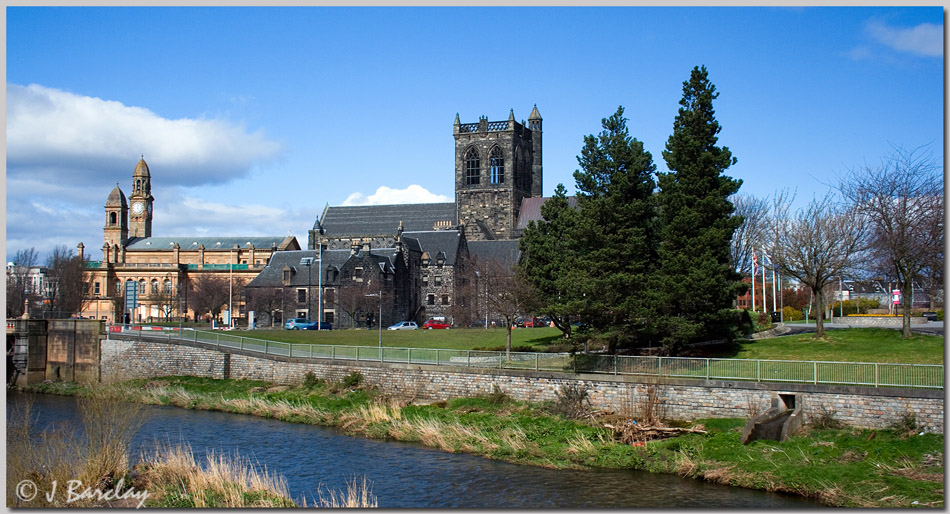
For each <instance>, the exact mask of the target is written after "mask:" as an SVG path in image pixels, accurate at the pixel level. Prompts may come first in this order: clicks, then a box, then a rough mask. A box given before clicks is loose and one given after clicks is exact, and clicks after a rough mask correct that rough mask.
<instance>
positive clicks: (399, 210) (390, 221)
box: [314, 203, 458, 237]
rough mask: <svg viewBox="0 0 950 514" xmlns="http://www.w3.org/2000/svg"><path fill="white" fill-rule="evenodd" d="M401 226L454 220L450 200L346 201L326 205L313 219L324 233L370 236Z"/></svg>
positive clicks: (426, 227)
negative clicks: (360, 202) (389, 203)
mask: <svg viewBox="0 0 950 514" xmlns="http://www.w3.org/2000/svg"><path fill="white" fill-rule="evenodd" d="M400 221H401V222H402V225H403V230H409V231H422V230H432V229H433V228H434V227H435V224H436V223H439V222H441V223H445V222H448V223H449V224H450V225H451V226H455V225H457V224H458V219H457V218H456V212H455V204H454V203H418V204H400V205H346V206H336V207H327V209H326V210H325V211H324V213H323V216H322V217H321V218H320V219H319V220H317V222H316V223H314V228H315V229H319V228H320V227H321V226H322V227H323V230H324V235H326V236H328V237H346V236H374V235H383V234H395V233H396V229H397V228H398V227H399V222H400Z"/></svg>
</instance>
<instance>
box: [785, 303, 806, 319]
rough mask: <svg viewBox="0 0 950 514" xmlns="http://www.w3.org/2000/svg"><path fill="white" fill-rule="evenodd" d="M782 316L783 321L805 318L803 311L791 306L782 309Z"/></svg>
mask: <svg viewBox="0 0 950 514" xmlns="http://www.w3.org/2000/svg"><path fill="white" fill-rule="evenodd" d="M782 317H783V318H784V319H785V321H800V320H803V319H805V313H803V312H802V311H800V310H798V309H796V308H795V307H792V306H787V307H785V308H784V309H782Z"/></svg>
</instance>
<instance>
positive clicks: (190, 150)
mask: <svg viewBox="0 0 950 514" xmlns="http://www.w3.org/2000/svg"><path fill="white" fill-rule="evenodd" d="M280 151H281V145H280V144H279V143H277V142H275V141H271V140H269V139H267V137H266V136H265V134H264V133H263V132H262V131H255V132H248V131H247V129H246V128H245V127H244V126H242V125H241V124H236V123H232V122H229V121H225V120H220V119H204V118H195V119H190V118H183V119H177V120H170V119H166V118H162V117H160V116H158V115H157V114H155V113H154V112H152V111H150V110H148V109H145V108H142V107H132V106H126V105H123V104H122V103H120V102H116V101H110V100H103V99H100V98H94V97H89V96H82V95H77V94H74V93H70V92H67V91H61V90H58V89H53V88H48V87H44V86H40V85H36V84H32V85H29V86H21V85H18V84H7V174H8V176H11V177H20V176H32V177H36V178H48V179H55V180H57V181H64V182H65V183H69V182H75V183H79V182H84V183H88V182H90V181H111V180H115V179H116V178H122V179H124V178H126V177H127V176H129V174H130V173H131V171H132V170H133V169H134V168H135V163H136V162H138V159H139V157H140V155H141V154H144V155H145V160H146V162H148V163H149V167H151V168H156V169H161V170H162V177H161V178H162V181H163V182H164V183H166V184H169V185H172V184H176V185H177V184H182V185H197V184H209V183H221V182H226V181H228V180H231V179H233V178H235V177H239V176H243V175H245V174H247V173H248V171H249V170H250V169H251V167H252V166H254V165H255V164H259V163H261V162H266V161H269V160H272V159H274V158H275V157H276V156H277V155H278V154H279V153H280Z"/></svg>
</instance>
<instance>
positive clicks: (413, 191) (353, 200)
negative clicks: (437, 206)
mask: <svg viewBox="0 0 950 514" xmlns="http://www.w3.org/2000/svg"><path fill="white" fill-rule="evenodd" d="M451 201H452V199H451V198H449V197H448V196H445V195H439V194H435V193H432V192H430V191H429V190H428V189H426V188H424V187H422V186H420V185H417V184H412V185H411V186H409V187H407V188H405V189H392V188H389V187H386V186H381V187H380V188H379V189H377V190H376V192H375V193H373V194H371V195H369V196H365V195H364V194H363V193H360V192H356V193H353V194H351V195H350V196H348V197H346V200H344V201H343V205H390V204H406V203H444V202H451Z"/></svg>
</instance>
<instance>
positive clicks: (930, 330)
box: [785, 321, 943, 337]
mask: <svg viewBox="0 0 950 514" xmlns="http://www.w3.org/2000/svg"><path fill="white" fill-rule="evenodd" d="M785 326H786V327H788V328H789V329H790V332H789V333H788V334H786V335H792V334H805V333H809V332H814V331H815V330H817V328H816V327H815V323H813V322H812V323H788V324H786V325H785ZM839 328H850V327H849V326H848V325H846V324H844V323H825V330H834V329H839ZM910 329H911V330H913V331H914V332H917V333H920V334H929V335H934V336H941V337H943V322H942V321H928V322H927V323H923V324H920V325H911V326H910ZM894 330H900V327H897V328H894Z"/></svg>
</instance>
